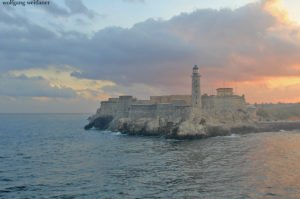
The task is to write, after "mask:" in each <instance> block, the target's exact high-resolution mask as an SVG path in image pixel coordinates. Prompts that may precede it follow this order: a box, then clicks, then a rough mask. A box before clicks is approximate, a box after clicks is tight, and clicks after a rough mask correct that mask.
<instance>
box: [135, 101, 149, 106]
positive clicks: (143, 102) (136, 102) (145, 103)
mask: <svg viewBox="0 0 300 199" xmlns="http://www.w3.org/2000/svg"><path fill="white" fill-rule="evenodd" d="M134 104H140V105H143V104H144V105H151V104H153V102H151V101H150V100H136V101H135V102H134Z"/></svg>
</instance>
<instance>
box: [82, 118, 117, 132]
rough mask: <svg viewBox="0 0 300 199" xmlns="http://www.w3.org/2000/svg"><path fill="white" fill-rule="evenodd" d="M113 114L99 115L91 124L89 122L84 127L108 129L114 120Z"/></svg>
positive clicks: (87, 128)
mask: <svg viewBox="0 0 300 199" xmlns="http://www.w3.org/2000/svg"><path fill="white" fill-rule="evenodd" d="M113 119H114V118H113V116H111V115H108V116H101V117H97V118H96V119H94V120H93V121H91V122H90V123H89V124H87V125H86V126H85V127H84V129H85V130H89V129H91V128H93V127H94V128H96V129H99V130H106V129H108V127H109V124H110V122H111V121H112V120H113Z"/></svg>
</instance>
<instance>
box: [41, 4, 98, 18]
mask: <svg viewBox="0 0 300 199" xmlns="http://www.w3.org/2000/svg"><path fill="white" fill-rule="evenodd" d="M64 3H65V6H66V8H64V7H61V6H59V5H57V4H56V3H55V2H51V3H50V5H49V6H42V7H41V9H43V10H45V11H46V12H47V13H49V14H51V15H54V16H56V17H70V16H74V15H79V14H80V15H83V16H86V17H88V18H90V19H93V18H95V17H96V16H98V15H99V14H98V13H96V12H95V11H93V10H91V9H88V8H87V7H86V6H85V5H84V4H83V3H82V1H81V0H65V1H64ZM99 16H100V15H99Z"/></svg>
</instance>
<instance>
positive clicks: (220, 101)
mask: <svg viewBox="0 0 300 199" xmlns="http://www.w3.org/2000/svg"><path fill="white" fill-rule="evenodd" d="M245 106H246V102H245V99H244V97H243V96H238V95H231V96H215V95H213V96H203V97H202V107H203V108H204V109H216V110H227V109H230V110H237V109H243V108H245Z"/></svg>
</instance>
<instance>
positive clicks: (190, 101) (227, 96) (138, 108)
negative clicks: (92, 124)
mask: <svg viewBox="0 0 300 199" xmlns="http://www.w3.org/2000/svg"><path fill="white" fill-rule="evenodd" d="M200 78H201V76H200V74H199V68H198V66H197V65H195V66H194V67H193V72H192V95H166V96H151V97H150V99H149V100H139V99H136V98H134V97H132V96H120V97H119V98H109V99H108V101H102V102H101V106H100V108H99V109H98V110H97V113H96V115H95V116H101V115H102V116H113V117H117V118H129V119H130V120H137V119H141V118H151V119H164V120H166V121H168V122H180V121H183V120H186V119H187V118H190V117H191V115H193V114H197V115H199V114H200V115H202V117H204V116H205V115H207V116H206V117H208V116H209V115H212V114H215V115H216V114H217V113H218V112H233V113H236V112H237V111H238V110H244V109H246V107H247V104H246V101H245V97H244V95H243V96H239V95H235V94H234V93H233V89H232V88H218V89H217V94H216V95H207V94H204V95H201V83H200ZM95 116H94V117H95ZM200 117H201V116H200ZM231 117H232V116H231ZM206 119H208V118H206Z"/></svg>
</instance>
